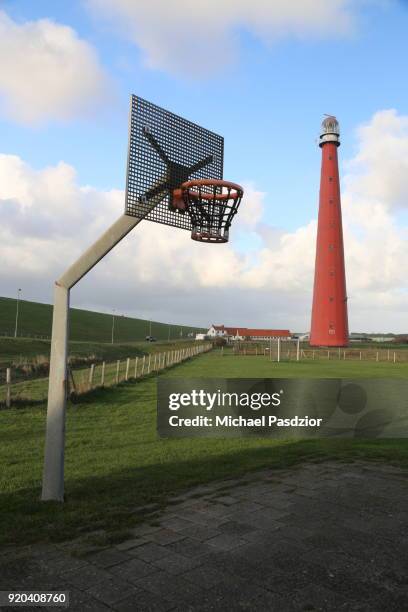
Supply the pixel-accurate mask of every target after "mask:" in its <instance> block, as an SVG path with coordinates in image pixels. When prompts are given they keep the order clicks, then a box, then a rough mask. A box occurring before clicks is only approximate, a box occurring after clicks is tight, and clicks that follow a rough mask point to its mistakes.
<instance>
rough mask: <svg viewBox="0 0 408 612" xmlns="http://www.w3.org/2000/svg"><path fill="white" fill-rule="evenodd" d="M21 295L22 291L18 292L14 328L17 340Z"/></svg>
mask: <svg viewBox="0 0 408 612" xmlns="http://www.w3.org/2000/svg"><path fill="white" fill-rule="evenodd" d="M20 293H21V289H18V290H17V303H16V325H15V327H14V337H15V338H17V329H18V308H19V305H20Z"/></svg>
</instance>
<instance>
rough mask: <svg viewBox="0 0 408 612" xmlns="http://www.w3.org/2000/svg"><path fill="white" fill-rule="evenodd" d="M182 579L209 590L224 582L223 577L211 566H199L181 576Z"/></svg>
mask: <svg viewBox="0 0 408 612" xmlns="http://www.w3.org/2000/svg"><path fill="white" fill-rule="evenodd" d="M182 578H184V579H185V580H188V581H189V582H192V583H193V584H198V585H200V586H201V587H202V588H204V589H210V588H211V587H213V586H214V585H215V584H218V583H220V582H223V581H224V576H223V575H222V573H221V572H219V571H217V570H216V569H215V568H214V567H212V566H211V565H201V566H199V567H197V568H195V569H192V570H189V571H188V572H185V573H184V574H182Z"/></svg>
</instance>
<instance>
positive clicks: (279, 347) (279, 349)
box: [278, 338, 281, 363]
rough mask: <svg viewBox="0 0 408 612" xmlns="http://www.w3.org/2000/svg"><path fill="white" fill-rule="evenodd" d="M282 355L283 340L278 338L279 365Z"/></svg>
mask: <svg viewBox="0 0 408 612" xmlns="http://www.w3.org/2000/svg"><path fill="white" fill-rule="evenodd" d="M280 354H281V339H280V338H278V363H279V362H280Z"/></svg>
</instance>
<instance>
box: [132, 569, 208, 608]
mask: <svg viewBox="0 0 408 612" xmlns="http://www.w3.org/2000/svg"><path fill="white" fill-rule="evenodd" d="M136 584H137V586H139V587H141V588H142V589H144V590H146V591H149V592H151V593H153V594H154V595H157V596H159V597H162V598H163V599H165V600H167V601H173V602H174V604H175V605H176V604H178V603H180V602H181V601H184V600H185V599H189V598H190V597H191V596H192V595H196V594H197V593H201V592H202V589H201V587H200V586H198V585H197V584H193V583H192V582H189V581H188V580H185V579H184V578H182V577H181V576H174V575H170V574H168V573H167V572H164V571H163V572H158V573H157V574H153V575H151V576H146V578H141V579H140V580H138V581H137V583H136Z"/></svg>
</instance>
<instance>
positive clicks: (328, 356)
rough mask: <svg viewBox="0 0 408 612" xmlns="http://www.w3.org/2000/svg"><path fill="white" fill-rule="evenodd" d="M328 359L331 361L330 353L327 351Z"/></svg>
mask: <svg viewBox="0 0 408 612" xmlns="http://www.w3.org/2000/svg"><path fill="white" fill-rule="evenodd" d="M327 359H330V351H327Z"/></svg>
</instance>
